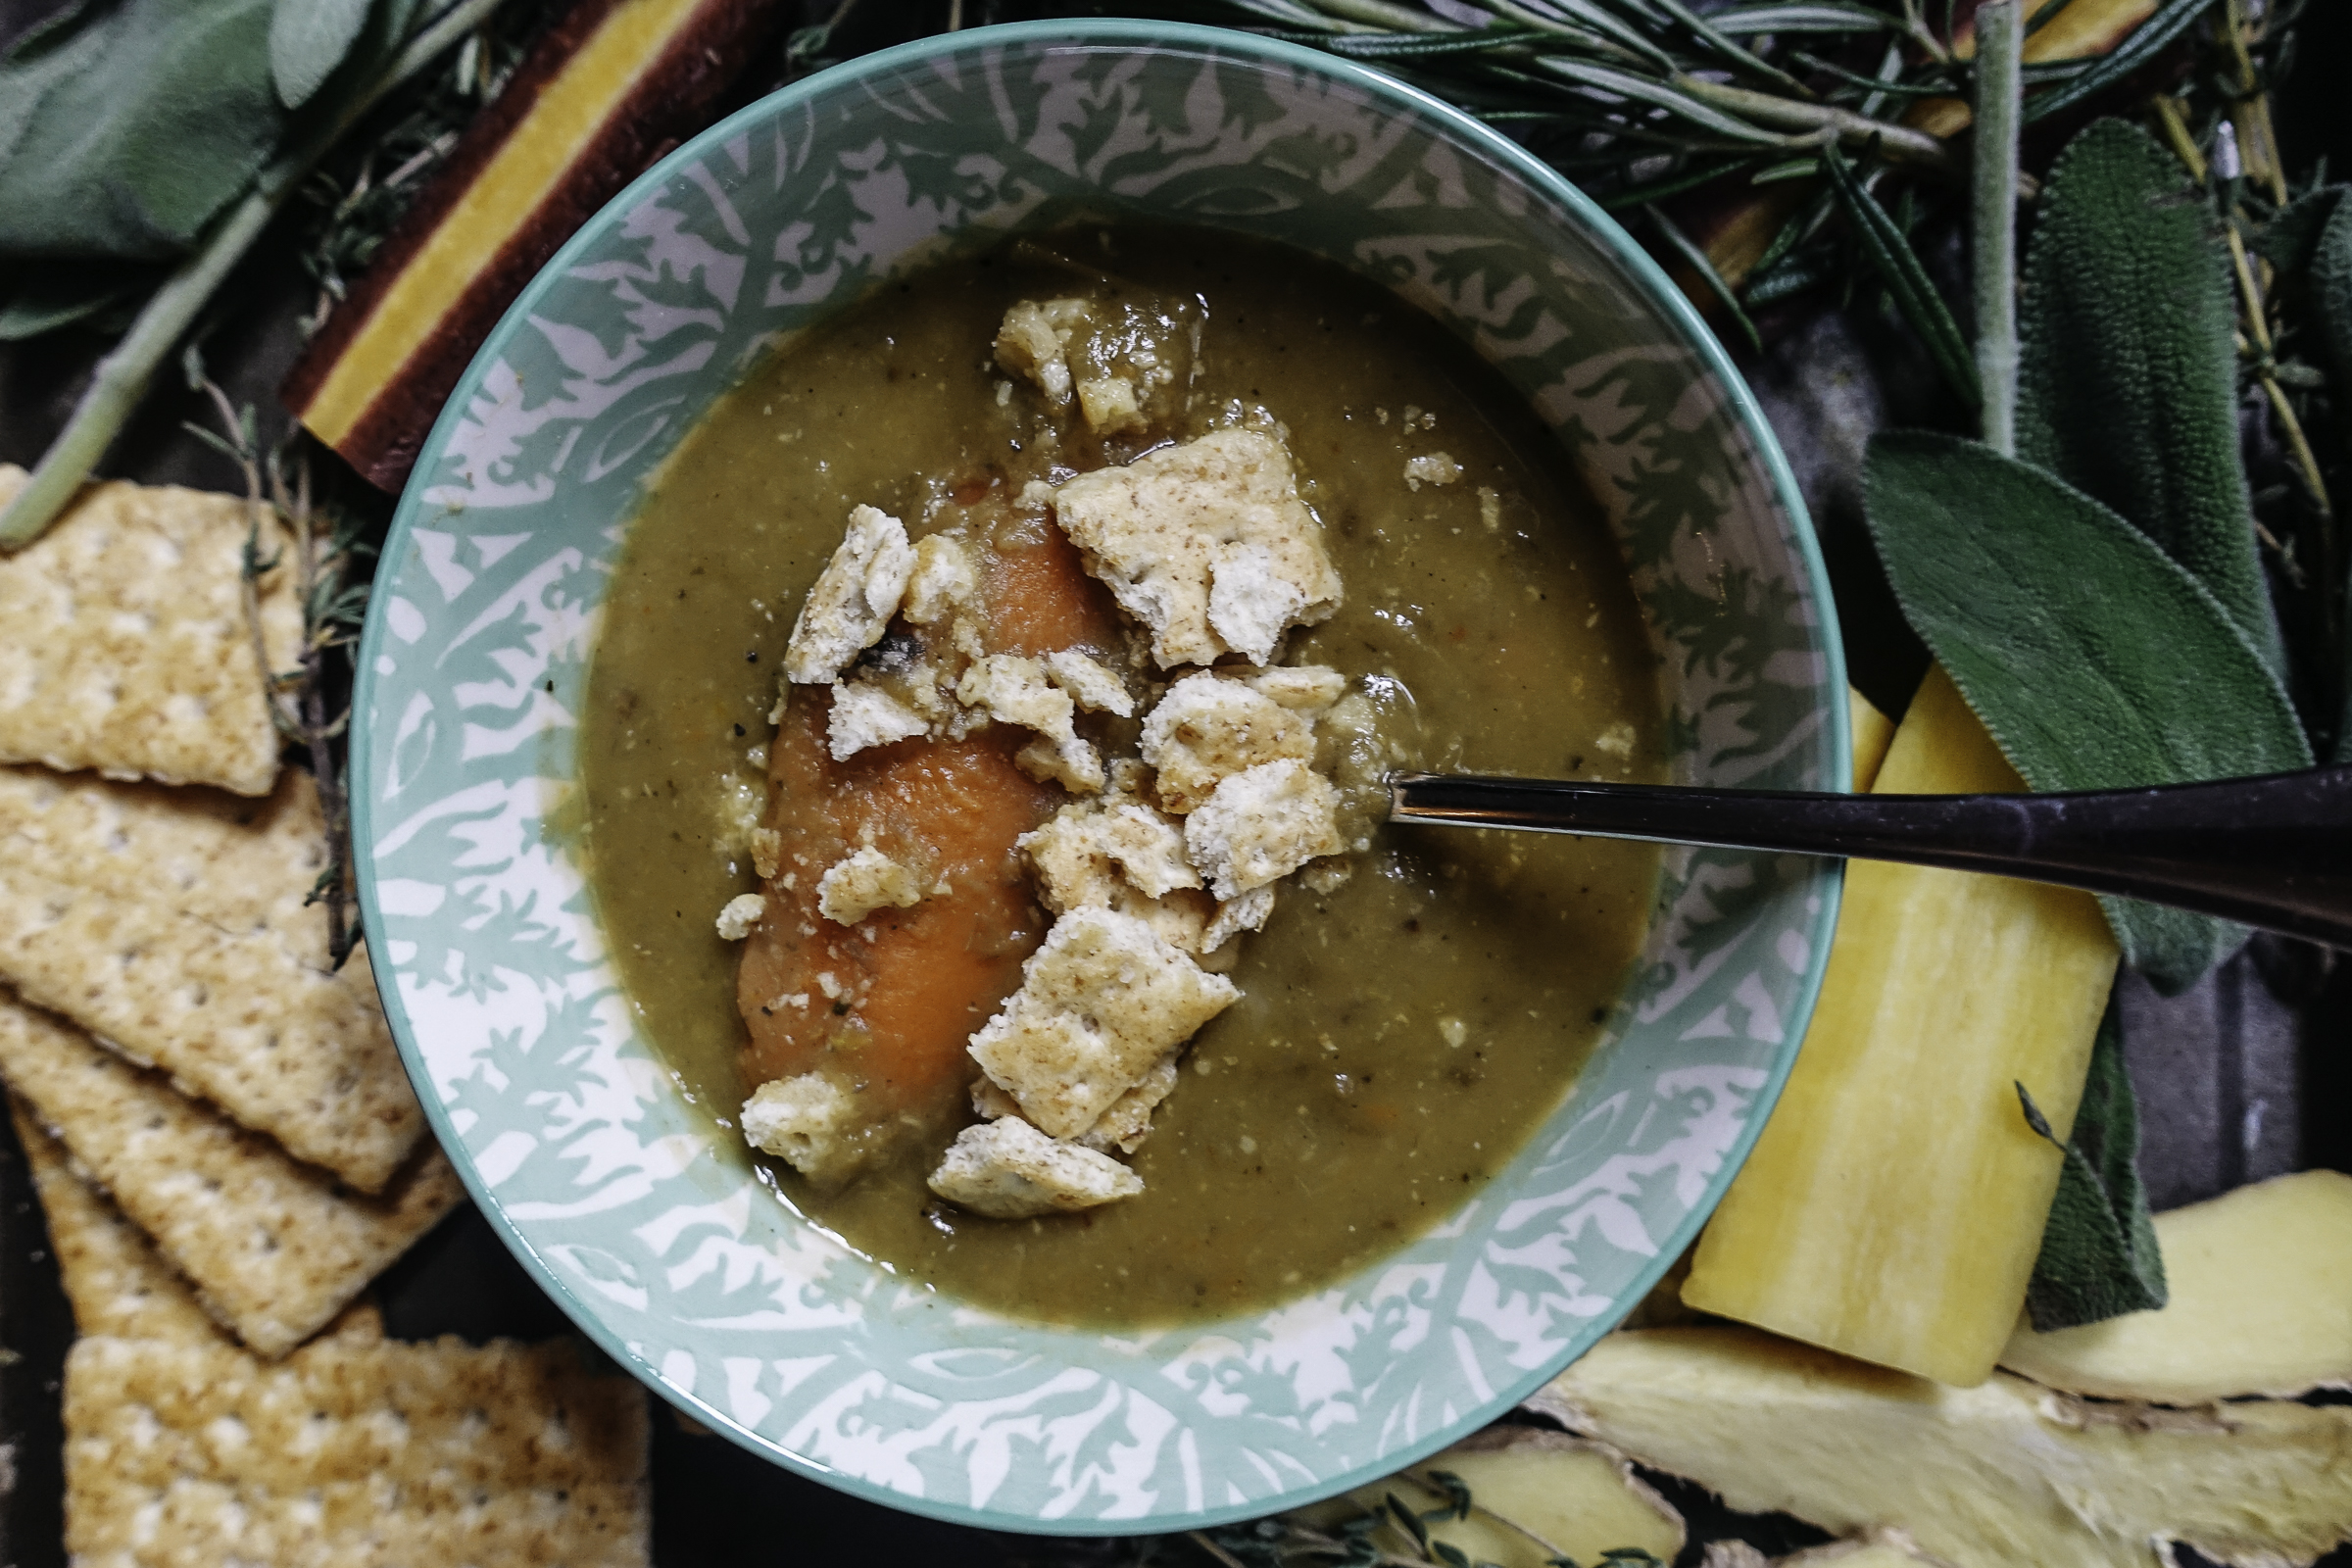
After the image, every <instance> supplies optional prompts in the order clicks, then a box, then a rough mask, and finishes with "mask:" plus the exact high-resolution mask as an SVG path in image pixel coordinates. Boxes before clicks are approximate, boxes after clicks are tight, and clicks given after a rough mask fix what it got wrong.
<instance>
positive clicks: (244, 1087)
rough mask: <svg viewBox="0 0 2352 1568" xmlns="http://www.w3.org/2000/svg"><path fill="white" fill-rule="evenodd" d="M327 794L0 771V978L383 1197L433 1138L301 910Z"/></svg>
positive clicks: (295, 776) (368, 1006)
mask: <svg viewBox="0 0 2352 1568" xmlns="http://www.w3.org/2000/svg"><path fill="white" fill-rule="evenodd" d="M323 834H324V829H323V826H322V824H321V820H320V817H319V798H318V791H317V789H316V788H315V787H314V786H313V784H312V782H311V779H310V775H308V774H307V773H302V772H300V771H296V770H292V769H289V770H288V772H287V774H286V776H285V777H284V778H283V779H282V780H281V781H280V782H279V785H278V787H277V789H276V791H275V792H274V793H273V794H272V795H271V796H270V799H269V800H268V801H267V802H256V801H241V800H237V799H235V798H232V797H228V796H222V795H218V794H215V793H213V792H210V791H205V790H169V789H161V788H158V787H156V786H153V785H125V784H107V783H102V782H99V781H97V780H93V779H89V778H86V777H81V778H69V777H61V776H59V775H56V774H52V773H49V772H47V771H45V770H42V769H37V768H0V979H6V980H8V981H10V982H13V983H14V984H15V985H16V987H17V989H18V990H19V991H20V992H22V993H23V994H24V996H25V1000H26V1001H28V1002H31V1003H34V1004H36V1005H40V1006H45V1007H48V1008H51V1009H53V1010H55V1011H57V1012H60V1013H63V1014H65V1015H66V1016H68V1017H70V1018H71V1019H73V1021H74V1022H75V1023H77V1024H79V1025H81V1027H82V1028H84V1029H86V1030H88V1031H89V1032H90V1033H91V1034H93V1035H95V1036H97V1037H98V1038H99V1040H100V1041H101V1042H102V1043H104V1044H107V1045H110V1046H113V1047H115V1048H116V1049H117V1050H119V1051H121V1052H122V1053H123V1054H125V1055H127V1056H130V1057H131V1058H133V1059H134V1060H137V1061H140V1062H142V1063H150V1064H153V1065H155V1066H157V1067H161V1068H163V1069H164V1070H165V1071H167V1072H169V1073H171V1074H172V1078H173V1080H174V1081H175V1082H176V1083H177V1084H179V1085H180V1087H181V1088H183V1089H184V1090H186V1091H187V1092H189V1093H191V1094H194V1095H197V1096H200V1097H202V1098H203V1099H205V1100H207V1101H210V1102H211V1103H214V1104H216V1105H218V1106H220V1107H221V1109H222V1110H224V1111H226V1112H227V1113H228V1114H229V1115H230V1116H231V1117H233V1118H234V1119H235V1120H236V1121H238V1122H240V1123H242V1124H243V1125H245V1126H247V1127H250V1128H253V1129H255V1130H256V1131H259V1132H265V1133H268V1134H270V1136H271V1137H273V1138H275V1139H277V1140H278V1142H280V1143H281V1144H283V1145H284V1146H285V1147H286V1148H287V1150H289V1151H290V1152H293V1153H294V1154H295V1155H296V1156H298V1157H300V1158H303V1159H307V1160H309V1161H311V1162H312V1163H314V1164H319V1165H323V1166H325V1167H326V1168H327V1169H329V1170H331V1171H333V1172H334V1173H335V1174H336V1175H338V1176H340V1177H342V1178H343V1179H344V1180H345V1181H347V1182H349V1183H351V1184H352V1185H353V1186H355V1187H358V1188H360V1189H362V1190H364V1191H368V1192H375V1191H379V1190H380V1189H381V1188H382V1187H383V1185H384V1183H385V1182H387V1181H389V1180H390V1179H391V1178H392V1174H393V1172H395V1171H396V1170H398V1169H399V1168H400V1167H401V1165H402V1164H403V1163H404V1162H405V1161H406V1160H407V1159H408V1157H409V1154H410V1152H412V1151H413V1150H414V1149H415V1148H416V1147H417V1141H418V1139H420V1138H421V1137H422V1136H423V1132H424V1117H423V1113H422V1112H421V1111H420V1110H419V1109H418V1107H417V1097H416V1095H415V1094H414V1092H412V1091H411V1090H410V1088H409V1081H408V1078H407V1076H406V1074H404V1073H403V1072H402V1070H401V1065H400V1057H399V1054H398V1053H397V1052H396V1051H395V1049H394V1047H393V1044H392V1036H391V1031H390V1030H389V1029H388V1028H387V1027H386V1025H385V1023H384V1016H383V1010H382V1008H381V1007H380V1006H379V1005H378V1004H377V1002H376V999H375V990H374V986H373V984H372V982H371V980H370V979H369V976H368V960H367V955H366V954H365V953H364V952H363V953H359V954H355V955H354V956H353V957H352V959H351V961H350V962H349V963H348V964H346V965H345V966H344V968H343V971H342V972H341V973H340V974H337V973H335V972H334V971H333V970H332V969H331V968H330V967H329V965H328V961H327V956H326V933H325V924H324V921H323V919H322V918H321V917H320V915H319V910H318V909H317V908H315V907H314V908H305V907H303V899H304V897H305V896H306V895H307V894H308V893H309V892H310V891H311V888H312V885H313V883H314V882H315V881H316V880H317V877H318V872H319V864H320V863H321V860H322V858H323V856H324V854H325V850H324V837H323Z"/></svg>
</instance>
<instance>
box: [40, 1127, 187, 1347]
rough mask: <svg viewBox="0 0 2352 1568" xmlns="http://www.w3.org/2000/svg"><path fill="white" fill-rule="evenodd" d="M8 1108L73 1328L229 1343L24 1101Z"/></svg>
mask: <svg viewBox="0 0 2352 1568" xmlns="http://www.w3.org/2000/svg"><path fill="white" fill-rule="evenodd" d="M8 1109H9V1116H10V1119H11V1120H13V1121H14V1122H15V1123H16V1128H17V1142H19V1143H20V1144H23V1145H24V1146H25V1163H26V1164H27V1165H29V1166H30V1167H31V1168H32V1181H33V1186H34V1187H35V1188H36V1189H38V1191H39V1193H40V1195H41V1211H42V1212H43V1213H44V1214H46V1215H47V1216H48V1220H49V1250H50V1251H51V1252H52V1253H53V1254H54V1255H55V1256H56V1258H57V1272H58V1277H59V1279H60V1280H61V1281H62V1282H63V1283H64V1285H65V1287H66V1299H67V1300H69V1301H71V1302H72V1303H73V1327H74V1328H75V1330H76V1331H78V1332H79V1333H82V1334H114V1335H121V1336H123V1337H125V1338H129V1339H139V1340H173V1341H177V1342H178V1343H180V1344H183V1345H184V1344H194V1345H226V1344H228V1343H229V1340H228V1336H227V1335H225V1334H223V1333H221V1327H220V1325H219V1324H217V1323H215V1322H214V1321H213V1320H212V1319H211V1318H209V1317H207V1316H205V1314H204V1308H203V1307H201V1306H199V1305H197V1304H196V1297H195V1293H194V1292H192V1291H190V1290H189V1289H188V1284H187V1281H185V1280H183V1279H181V1278H180V1277H179V1276H178V1275H176V1274H174V1273H172V1265H170V1264H169V1263H166V1262H165V1261H164V1260H163V1258H161V1257H160V1256H158V1255H157V1253H156V1250H155V1246H154V1244H153V1243H151V1242H150V1241H148V1240H147V1238H146V1237H145V1236H144V1235H142V1234H141V1233H140V1231H139V1228H138V1227H137V1226H136V1225H133V1224H132V1223H131V1222H130V1221H129V1220H126V1219H124V1218H123V1211H122V1210H121V1209H119V1208H117V1207H115V1205H114V1204H112V1203H110V1202H108V1201H106V1200H105V1199H104V1198H101V1197H100V1196H99V1195H98V1194H97V1193H95V1192H93V1191H91V1189H90V1186H89V1184H88V1183H87V1182H85V1181H83V1180H82V1179H81V1178H80V1177H78V1176H76V1175H74V1174H73V1167H72V1163H71V1156H69V1155H68V1154H67V1152H66V1146H65V1145H63V1144H61V1143H59V1142H58V1141H57V1140H56V1139H55V1138H52V1137H51V1136H50V1135H49V1134H48V1133H46V1132H44V1131H43V1130H42V1129H41V1126H40V1123H39V1122H38V1121H37V1120H36V1119H35V1118H34V1117H33V1116H32V1115H31V1114H30V1113H29V1112H27V1111H26V1109H25V1102H24V1101H22V1100H20V1099H18V1098H17V1097H16V1096H14V1095H11V1096H10V1097H9V1103H8Z"/></svg>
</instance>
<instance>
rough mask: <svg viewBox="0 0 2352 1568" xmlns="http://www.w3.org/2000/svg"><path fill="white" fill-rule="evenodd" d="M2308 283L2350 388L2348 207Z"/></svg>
mask: <svg viewBox="0 0 2352 1568" xmlns="http://www.w3.org/2000/svg"><path fill="white" fill-rule="evenodd" d="M2339 188H2340V187H2339ZM2306 199H2307V200H2308V198H2306ZM2310 277H2311V308H2312V315H2313V316H2314V317H2316V318H2317V319H2318V320H2319V326H2320V336H2321V337H2322V338H2323V339H2325V340H2326V342H2327V358H2328V361H2329V362H2330V368H2333V370H2334V371H2335V380H2336V385H2337V386H2338V387H2344V386H2352V202H2343V201H2339V202H2337V203H2336V204H2335V207H2334V209H2333V211H2331V212H2330V213H2329V214H2328V217H2327V223H2326V224H2325V225H2324V226H2323V227H2322V228H2321V230H2320V234H2319V238H2318V239H2317V240H2316V241H2315V242H2314V243H2313V246H2312V255H2311V268H2310ZM2339 395H2340V394H2339ZM2344 657H2345V661H2346V664H2347V668H2346V671H2345V674H2346V676H2347V679H2348V681H2352V646H2348V647H2346V649H2345V650H2344ZM2344 690H2345V698H2344V716H2343V721H2342V722H2341V723H2339V724H2338V725H2337V726H2336V731H2335V756H2334V759H2333V760H2335V761H2338V762H2352V684H2347V685H2346V686H2345V688H2344Z"/></svg>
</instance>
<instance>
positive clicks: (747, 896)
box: [718, 893, 767, 942]
mask: <svg viewBox="0 0 2352 1568" xmlns="http://www.w3.org/2000/svg"><path fill="white" fill-rule="evenodd" d="M765 913H767V900H766V899H764V898H762V897H760V895H759V894H757V893H738V894H737V895H735V897H733V898H731V899H729V900H728V901H727V902H726V903H725V904H724V905H722V906H720V907H719V911H718V940H719V941H721V942H741V941H742V940H743V939H744V938H745V937H748V936H750V935H751V934H752V928H753V927H754V926H756V925H758V924H759V923H760V916H761V915H764V914H765Z"/></svg>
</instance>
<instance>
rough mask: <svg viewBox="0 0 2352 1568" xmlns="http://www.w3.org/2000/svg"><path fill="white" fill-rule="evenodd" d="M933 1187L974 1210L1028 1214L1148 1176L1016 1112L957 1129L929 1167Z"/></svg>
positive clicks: (1116, 1190) (1076, 1204) (1072, 1206)
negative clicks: (1066, 1140) (1052, 1133)
mask: <svg viewBox="0 0 2352 1568" xmlns="http://www.w3.org/2000/svg"><path fill="white" fill-rule="evenodd" d="M931 1190H932V1191H933V1192H935V1193H937V1194H938V1195H939V1196H940V1197H942V1198H944V1199H946V1200H947V1201H949V1202H951V1203H955V1204H956V1205H958V1206H960V1207H963V1208H968V1209H970V1210H971V1211H972V1212H973V1213H975V1214H986V1215H988V1216H989V1217H990V1218H992V1219H1028V1218H1030V1217H1031V1216H1033V1215H1037V1214H1068V1213H1074V1212H1076V1211H1077V1210H1079V1209H1082V1208H1093V1207H1096V1206H1097V1205H1099V1204H1102V1203H1108V1202H1112V1201H1116V1200H1118V1199H1122V1198H1133V1197H1134V1196H1135V1195H1136V1194H1138V1193H1140V1192H1142V1191H1143V1190H1144V1182H1143V1178H1142V1177H1140V1176H1138V1175H1136V1173H1135V1172H1133V1171H1131V1170H1129V1169H1128V1168H1127V1167H1126V1166H1124V1165H1122V1164H1120V1163H1119V1162H1118V1161H1117V1160H1115V1159H1112V1158H1110V1157H1109V1156H1108V1155H1106V1154H1100V1153H1097V1152H1095V1151H1093V1150H1091V1149H1084V1148H1081V1147H1079V1146H1078V1145H1075V1144H1065V1143H1060V1142H1057V1141H1055V1140H1054V1139H1051V1138H1048V1137H1047V1136H1046V1135H1045V1134H1043V1133H1041V1132H1039V1131H1038V1130H1037V1129H1036V1128H1035V1127H1032V1126H1030V1125H1029V1124H1028V1123H1027V1122H1025V1121H1023V1120H1021V1119H1020V1118H1019V1117H1018V1116H1006V1117H1005V1118H1003V1119H1002V1120H998V1121H991V1122H983V1123H981V1124H980V1125H979V1126H977V1127H966V1128H965V1129H964V1130H963V1131H962V1132H960V1133H958V1134H956V1142H954V1143H953V1144H950V1145H949V1146H948V1152H947V1153H946V1155H945V1156H944V1157H942V1158H941V1160H940V1162H939V1168H938V1169H937V1170H935V1171H933V1172H932V1173H931Z"/></svg>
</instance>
